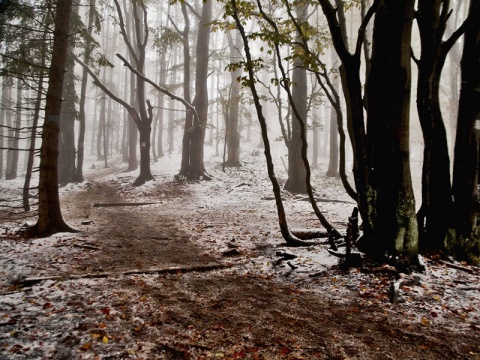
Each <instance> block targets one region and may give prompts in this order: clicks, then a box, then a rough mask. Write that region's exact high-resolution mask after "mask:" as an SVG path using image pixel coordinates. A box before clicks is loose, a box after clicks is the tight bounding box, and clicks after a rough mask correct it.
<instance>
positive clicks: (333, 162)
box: [326, 106, 338, 177]
mask: <svg viewBox="0 0 480 360" xmlns="http://www.w3.org/2000/svg"><path fill="white" fill-rule="evenodd" d="M329 132H330V151H329V161H328V169H327V174H326V175H327V176H329V177H338V130H337V113H336V111H335V109H334V108H333V106H332V107H331V108H330V126H329Z"/></svg>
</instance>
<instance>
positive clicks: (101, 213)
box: [62, 179, 218, 273]
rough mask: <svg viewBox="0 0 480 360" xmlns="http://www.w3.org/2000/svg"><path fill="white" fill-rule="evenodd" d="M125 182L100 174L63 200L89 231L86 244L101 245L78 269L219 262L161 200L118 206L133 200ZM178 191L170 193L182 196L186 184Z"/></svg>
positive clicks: (70, 215)
mask: <svg viewBox="0 0 480 360" xmlns="http://www.w3.org/2000/svg"><path fill="white" fill-rule="evenodd" d="M121 186H122V185H121V184H120V183H119V182H115V181H112V182H110V183H107V182H101V181H98V180H96V179H94V180H92V181H91V182H89V183H88V186H87V190H85V191H82V192H74V193H71V194H68V195H67V196H66V197H64V199H63V200H62V206H63V212H64V214H65V217H66V218H68V219H72V220H71V221H70V222H71V224H72V225H73V226H76V227H77V228H79V229H81V230H83V231H84V233H83V234H80V238H81V239H83V240H84V241H86V247H85V248H87V249H88V247H89V246H92V248H98V250H96V251H95V252H94V254H95V255H94V256H88V257H84V258H79V259H78V260H79V263H78V265H77V273H78V272H84V271H87V272H91V271H94V272H95V271H103V272H112V273H115V272H117V273H119V272H123V271H128V270H142V269H153V268H158V269H162V268H168V267H173V266H180V267H181V266H185V267H199V266H202V265H207V264H215V263H216V262H215V260H214V259H213V258H211V257H209V256H206V255H203V254H202V253H201V250H200V249H199V248H198V247H197V246H196V245H195V244H193V243H192V242H191V241H190V240H189V236H188V234H187V233H186V232H185V231H184V230H183V229H182V225H181V223H180V222H179V221H178V219H173V218H172V217H169V216H166V215H165V214H162V212H160V211H159V208H160V207H161V206H162V204H161V202H160V201H159V202H158V203H156V204H149V205H138V206H117V205H120V204H128V203H132V201H131V200H128V199H125V198H124V197H122V196H121V194H120V193H119V189H121ZM175 191H176V192H175V193H170V194H168V196H170V197H176V196H179V195H180V194H179V193H178V192H177V191H180V189H176V190H175ZM103 205H106V206H103ZM217 264H218V263H217Z"/></svg>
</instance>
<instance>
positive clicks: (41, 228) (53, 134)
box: [32, 0, 73, 235]
mask: <svg viewBox="0 0 480 360" xmlns="http://www.w3.org/2000/svg"><path fill="white" fill-rule="evenodd" d="M71 10H72V0H58V1H57V9H56V13H55V31H54V39H53V49H52V60H51V64H50V70H49V85H48V91H47V98H46V104H45V122H44V125H43V132H42V147H41V150H40V180H39V186H38V193H39V200H38V221H37V223H36V224H35V225H34V227H33V229H32V230H33V231H34V233H36V234H37V235H47V234H53V233H57V232H62V231H73V230H72V228H71V227H70V226H68V225H67V223H66V222H65V220H64V219H63V217H62V213H61V209H60V199H59V194H58V138H59V133H60V127H59V125H60V112H61V107H62V93H63V81H64V75H65V64H66V58H67V50H68V32H69V23H70V14H71Z"/></svg>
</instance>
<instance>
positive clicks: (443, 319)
mask: <svg viewBox="0 0 480 360" xmlns="http://www.w3.org/2000/svg"><path fill="white" fill-rule="evenodd" d="M217 160H218V159H217ZM162 161H164V162H163V163H162ZM175 166H176V165H175ZM175 166H173V165H172V164H171V163H170V162H168V159H164V160H160V163H159V164H158V165H157V166H156V167H155V172H154V175H155V177H156V180H155V181H152V182H149V183H147V184H145V185H143V186H141V187H137V188H134V187H132V186H131V183H132V181H133V180H134V178H135V175H136V173H135V172H132V173H124V172H122V171H121V170H122V166H121V165H114V166H111V167H110V168H109V169H102V170H90V171H89V173H88V174H87V176H86V178H87V181H85V182H84V183H82V184H72V185H69V186H67V187H65V188H62V190H61V199H62V207H63V213H64V217H65V219H67V221H68V223H69V224H71V225H73V226H74V227H76V228H77V229H79V230H80V232H78V233H73V234H57V235H55V236H51V237H48V238H38V239H26V238H23V237H22V236H20V235H19V234H18V228H19V227H20V226H23V225H25V219H22V220H15V219H17V217H18V213H17V215H14V214H7V215H4V216H2V218H1V219H0V221H1V222H2V232H1V233H0V253H1V255H0V275H1V277H0V358H1V359H124V358H134V359H317V358H318V359H382V360H383V359H400V358H402V359H432V360H433V359H480V282H479V274H480V271H479V269H478V268H475V267H471V266H468V265H465V264H460V263H455V262H450V261H443V262H442V261H440V260H439V259H436V258H428V257H425V258H424V261H425V264H426V270H425V272H423V273H414V274H408V275H407V274H404V275H402V276H403V283H402V285H403V286H402V288H401V290H400V292H399V294H398V298H397V299H395V302H392V301H391V300H392V299H391V295H392V294H391V287H392V284H393V283H394V282H395V281H396V278H395V276H394V274H393V273H392V272H391V271H389V269H388V268H386V267H382V268H380V269H379V271H378V272H377V271H372V269H371V268H370V269H369V271H365V268H363V269H362V268H351V269H350V270H342V269H340V267H339V266H338V260H337V258H336V257H334V256H332V255H330V254H329V253H328V251H327V248H328V245H326V244H319V245H316V246H311V247H308V248H287V247H285V244H284V243H283V241H282V238H281V236H280V235H279V234H278V224H277V220H276V209H275V204H274V201H273V200H272V193H271V185H270V184H269V182H268V179H267V177H266V174H265V170H264V169H265V167H264V163H263V161H262V159H260V158H258V157H252V158H251V159H249V162H248V163H245V164H244V166H243V167H241V168H239V169H227V170H226V172H222V171H221V169H220V168H218V167H217V168H215V169H213V170H211V173H212V175H213V180H212V181H199V182H179V181H178V182H177V181H173V176H172V173H173V172H174V170H175ZM98 167H99V166H98V165H97V168H98ZM314 184H315V188H316V190H317V197H318V201H319V206H320V208H321V210H322V211H323V212H324V214H325V215H326V216H327V218H329V219H331V220H333V223H334V224H335V226H337V227H338V229H339V230H340V231H341V232H345V227H346V224H345V222H346V219H347V217H348V215H349V214H350V212H351V211H352V208H353V206H354V204H353V203H352V201H351V200H350V199H349V198H348V197H347V196H346V195H345V194H344V193H343V190H342V188H341V184H340V181H339V180H338V179H331V178H325V177H323V176H321V175H320V174H318V175H316V176H315V177H314ZM6 186H7V185H5V184H4V183H1V182H0V191H1V192H0V194H2V195H0V197H1V198H2V199H3V197H6V196H7V195H5V194H6V193H7V190H9V191H10V188H7V187H6ZM283 195H284V201H285V207H286V209H287V213H288V219H289V223H290V225H291V226H292V227H294V228H312V227H313V228H315V227H318V225H317V223H318V220H316V218H315V216H314V214H313V211H312V210H311V207H310V205H309V204H308V202H307V201H304V200H305V199H304V197H301V196H295V195H293V194H289V193H284V194H283ZM11 201H13V200H11ZM32 219H34V218H32ZM27 220H28V219H27ZM30 221H33V220H30ZM279 252H288V253H291V254H294V255H296V256H297V257H296V258H294V259H291V260H284V261H282V257H280V256H279V255H278V254H279ZM374 270H375V269H374ZM383 270H385V271H383Z"/></svg>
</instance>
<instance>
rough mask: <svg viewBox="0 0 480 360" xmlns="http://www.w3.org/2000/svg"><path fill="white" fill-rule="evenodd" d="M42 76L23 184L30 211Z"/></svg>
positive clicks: (40, 83)
mask: <svg viewBox="0 0 480 360" xmlns="http://www.w3.org/2000/svg"><path fill="white" fill-rule="evenodd" d="M41 64H42V66H43V67H44V66H45V54H44V53H43V54H42V61H41ZM39 75H40V78H39V80H38V85H37V86H38V88H37V98H36V100H35V111H34V113H33V120H32V130H31V131H30V148H29V151H28V161H27V171H26V173H25V182H24V184H23V209H24V210H25V211H30V181H31V178H32V172H33V163H34V160H35V144H36V140H37V127H38V120H39V119H40V108H41V106H42V99H43V90H44V88H43V83H44V74H43V71H40V74H39Z"/></svg>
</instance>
